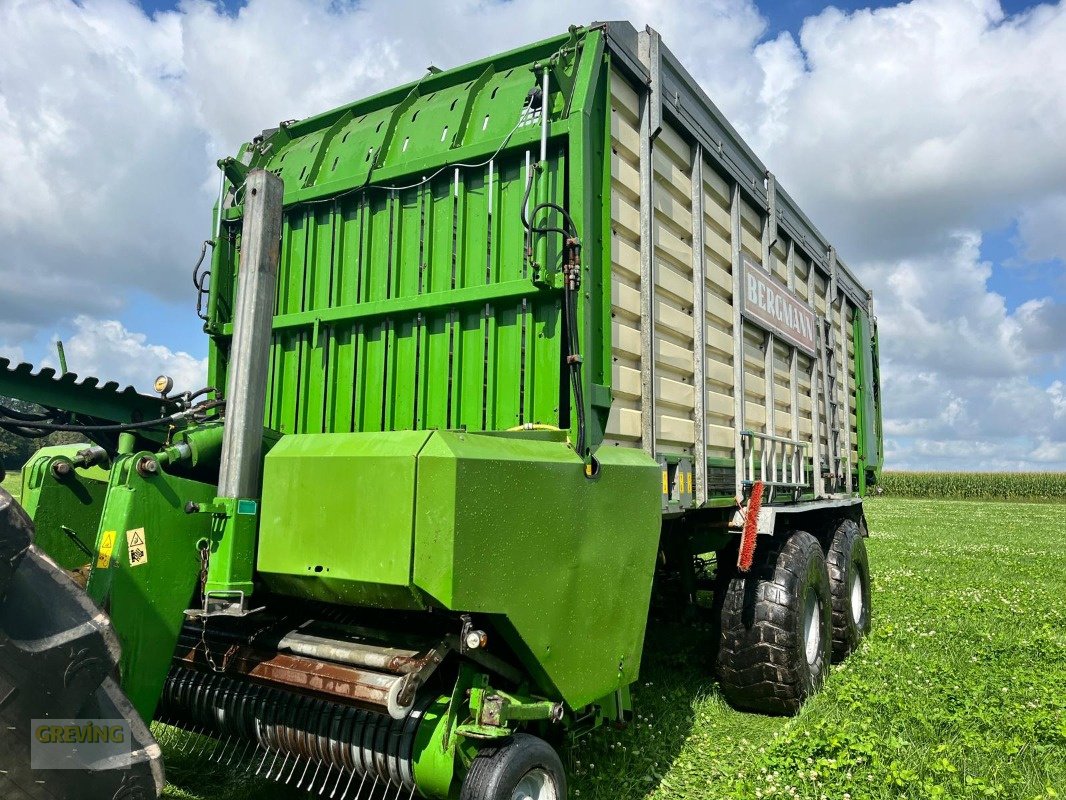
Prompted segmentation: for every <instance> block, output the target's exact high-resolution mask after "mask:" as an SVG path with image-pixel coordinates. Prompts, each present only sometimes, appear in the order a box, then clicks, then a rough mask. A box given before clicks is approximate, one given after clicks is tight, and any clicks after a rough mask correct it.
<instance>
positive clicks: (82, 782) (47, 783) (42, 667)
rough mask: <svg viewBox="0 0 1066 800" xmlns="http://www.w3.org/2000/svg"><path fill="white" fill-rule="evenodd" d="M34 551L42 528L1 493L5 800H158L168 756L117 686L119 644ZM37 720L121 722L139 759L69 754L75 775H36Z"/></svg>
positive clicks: (92, 608) (0, 710) (100, 616)
mask: <svg viewBox="0 0 1066 800" xmlns="http://www.w3.org/2000/svg"><path fill="white" fill-rule="evenodd" d="M32 542H33V523H32V522H31V521H30V519H29V517H27V516H26V513H25V512H24V511H23V510H22V508H21V507H20V506H19V505H18V503H16V502H15V501H14V499H13V498H12V497H11V495H10V494H8V493H7V492H5V491H4V490H3V489H0V797H2V798H4V800H154V799H155V798H158V797H159V794H160V793H161V792H162V790H163V783H164V778H163V763H162V754H161V752H160V749H159V745H158V744H157V743H156V741H155V739H153V738H152V734H151V732H150V731H149V729H148V726H147V725H145V723H144V722H143V721H142V720H141V718H140V716H139V715H138V714H137V711H136V710H135V709H134V707H133V705H132V704H131V703H130V701H129V699H128V698H127V697H126V695H125V694H124V693H123V691H122V689H121V688H120V687H119V685H118V683H116V681H115V680H114V678H113V677H111V676H112V675H115V674H117V670H118V659H119V655H120V647H119V641H118V637H117V636H116V635H115V631H114V629H113V628H112V627H111V623H110V621H109V620H108V618H107V616H106V615H105V614H104V613H103V612H102V611H101V610H100V609H99V608H98V607H97V606H96V605H95V604H94V603H93V602H92V600H91V599H90V598H89V596H88V595H86V594H85V593H84V591H83V590H82V589H81V588H80V587H79V586H78V585H77V584H76V583H74V581H73V580H72V579H71V578H70V576H69V575H68V574H67V573H66V572H65V571H64V570H63V569H62V568H61V567H60V566H59V565H58V564H56V563H55V562H54V561H52V559H50V558H49V557H48V556H46V555H45V554H44V553H42V552H40V551H39V550H38V549H37V548H36V547H34V546H33V544H32ZM33 720H57V721H58V720H74V721H75V723H74V724H78V722H77V721H80V720H111V721H122V722H123V723H124V727H125V735H128V736H129V750H130V752H129V753H128V754H124V755H120V756H116V757H114V758H111V759H108V760H104V761H100V760H95V761H93V760H91V759H90V758H88V757H86V755H85V754H84V753H82V754H78V752H77V751H76V750H75V749H74V748H73V747H70V748H67V750H68V751H67V752H65V753H59V757H60V758H63V759H64V761H65V763H64V764H63V766H64V767H66V768H64V769H51V768H49V769H33V768H32V767H31V741H32V739H31V737H32V736H33V735H34V733H35V730H34V726H33V723H32V721H33ZM50 755H51V757H52V758H55V757H56V753H54V752H53V753H51V754H50ZM53 763H54V762H53Z"/></svg>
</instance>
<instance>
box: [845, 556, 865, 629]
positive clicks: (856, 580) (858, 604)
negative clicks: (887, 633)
mask: <svg viewBox="0 0 1066 800" xmlns="http://www.w3.org/2000/svg"><path fill="white" fill-rule="evenodd" d="M848 583H849V584H850V585H849V586H848V591H849V593H850V594H851V618H852V619H853V620H854V621H855V624H856V625H858V624H860V622H861V621H862V613H863V611H864V610H865V608H864V605H863V588H864V587H863V581H862V573H861V572H860V570H857V569H855V570H852V572H851V578H850V579H849V581H848Z"/></svg>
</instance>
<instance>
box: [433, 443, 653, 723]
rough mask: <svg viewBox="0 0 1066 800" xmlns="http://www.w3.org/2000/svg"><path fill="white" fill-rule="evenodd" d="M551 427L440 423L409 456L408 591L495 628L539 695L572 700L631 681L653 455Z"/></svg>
mask: <svg viewBox="0 0 1066 800" xmlns="http://www.w3.org/2000/svg"><path fill="white" fill-rule="evenodd" d="M599 455H600V460H601V469H600V473H599V475H598V477H596V478H595V479H592V480H590V479H588V478H586V477H585V473H584V467H583V464H582V462H581V460H580V459H579V458H578V457H577V456H576V455H575V453H574V452H573V450H572V449H571V448H570V447H568V446H567V445H566V444H565V443H564V442H562V441H560V440H559V439H558V437H553V436H552V435H551V434H547V435H544V436H541V437H528V438H527V437H518V436H514V435H491V434H471V433H463V432H445V431H440V432H437V433H436V434H434V435H433V437H432V438H431V439H430V440H429V442H427V444H426V446H425V447H424V448H423V449H422V452H421V454H420V456H419V459H418V498H417V505H416V510H415V569H414V578H415V583H416V584H417V585H418V587H419V588H420V589H421V590H423V591H424V592H426V593H427V594H428V595H430V596H431V597H432V598H433V599H434V600H435V601H436V602H438V603H440V604H442V605H444V606H446V607H448V608H451V609H455V610H462V611H469V612H480V613H486V614H493V615H498V618H499V622H498V626H499V627H500V628H501V629H502V630H503V631H504V633H505V635H506V636H507V637H508V638H509V639H510V644H511V645H512V647H514V648H515V649H516V651H517V652H518V653H519V655H520V657H522V659H523V662H524V663H525V664H526V666H527V668H529V669H530V670H531V672H532V673H533V677H534V678H535V680H536V681H537V683H538V684H539V689H540V690H541V691H542V692H544V693H545V694H547V695H549V696H553V697H554V696H558V697H562V699H564V700H565V701H566V702H567V703H569V704H570V706H571V707H574V708H577V707H580V706H583V705H585V704H587V703H590V702H592V701H594V700H597V699H598V698H601V697H603V696H604V695H607V694H609V693H611V692H613V691H614V690H615V689H617V688H619V687H621V686H625V685H628V684H629V683H631V682H632V681H633V680H635V679H636V677H637V672H638V669H639V666H640V655H641V647H642V644H643V637H644V629H645V625H646V622H647V615H648V602H649V598H650V593H651V580H652V573H653V571H654V566H655V555H656V552H657V548H658V542H659V527H660V508H659V482H660V469H659V466H658V464H656V463H655V462H654V461H652V460H651V459H649V458H648V457H646V456H645V455H644V454H643V453H641V452H639V451H636V450H630V449H627V448H609V449H603V450H601V451H600V454H599Z"/></svg>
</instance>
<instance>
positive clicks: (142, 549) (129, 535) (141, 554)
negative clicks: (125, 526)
mask: <svg viewBox="0 0 1066 800" xmlns="http://www.w3.org/2000/svg"><path fill="white" fill-rule="evenodd" d="M126 548H127V549H128V550H129V555H130V566H131V567H139V566H141V564H147V563H148V543H147V542H146V541H145V537H144V528H134V529H133V530H131V531H126Z"/></svg>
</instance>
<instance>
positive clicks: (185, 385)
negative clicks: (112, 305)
mask: <svg viewBox="0 0 1066 800" xmlns="http://www.w3.org/2000/svg"><path fill="white" fill-rule="evenodd" d="M73 323H74V333H73V335H71V336H68V337H67V338H66V339H64V340H63V350H64V352H65V353H66V358H67V366H68V368H69V369H70V370H71V371H72V372H75V373H77V374H79V375H101V376H105V377H106V378H107V379H108V380H113V381H116V382H118V383H119V384H121V385H122V386H133V387H134V388H135V389H138V390H139V391H142V392H147V393H149V394H151V393H153V391H154V390H153V384H154V383H155V379H156V376H158V375H169V376H170V377H172V378H173V379H174V386H175V388H177V389H178V390H182V391H184V390H186V389H199V388H200V387H201V386H203V385H204V383H205V382H206V380H207V359H206V358H196V357H195V356H191V355H189V354H188V353H184V352H181V351H178V352H174V351H173V350H171V349H170V348H169V347H165V346H163V345H159V344H151V343H150V342H149V341H148V337H147V336H145V335H144V334H143V333H135V332H133V331H129V330H127V329H126V326H125V325H123V324H122V323H121V322H119V321H117V320H113V319H95V318H93V317H88V316H84V315H79V316H77V317H75V318H74V321H73ZM42 366H50V367H53V368H55V367H56V366H57V365H56V363H55V359H54V358H52V357H48V358H45V359H43V361H42Z"/></svg>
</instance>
